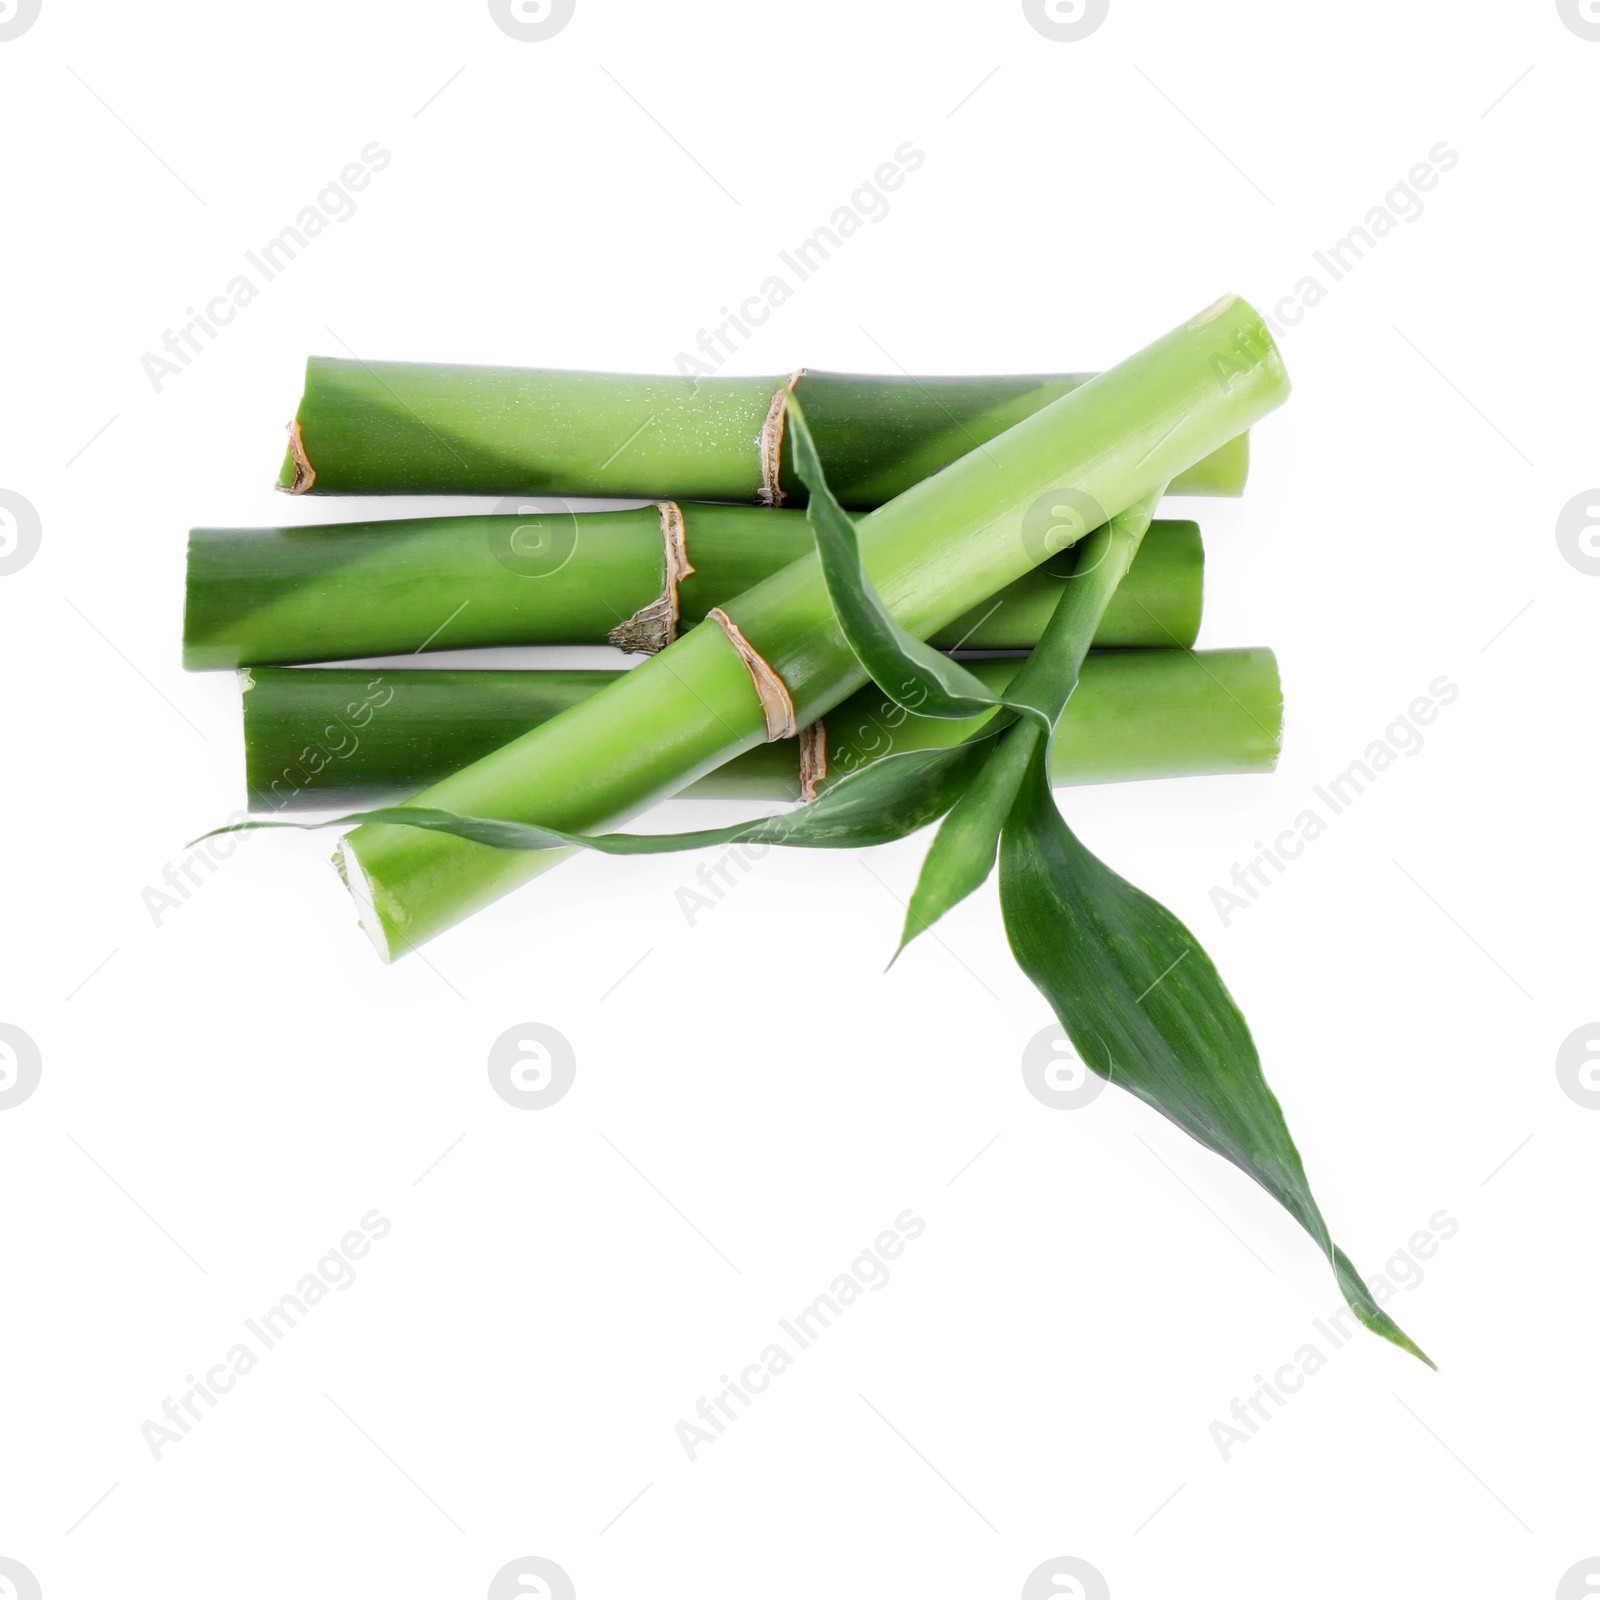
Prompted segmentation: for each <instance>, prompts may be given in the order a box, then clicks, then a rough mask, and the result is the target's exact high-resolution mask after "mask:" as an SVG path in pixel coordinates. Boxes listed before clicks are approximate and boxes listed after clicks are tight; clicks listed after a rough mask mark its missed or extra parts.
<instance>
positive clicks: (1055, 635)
mask: <svg viewBox="0 0 1600 1600" xmlns="http://www.w3.org/2000/svg"><path fill="white" fill-rule="evenodd" d="M1163 492H1164V491H1157V492H1156V493H1155V494H1152V495H1150V496H1149V497H1148V498H1147V499H1145V500H1142V501H1140V502H1139V503H1137V504H1136V505H1133V506H1130V507H1129V508H1128V509H1127V510H1126V511H1124V512H1121V513H1120V514H1119V515H1117V516H1115V517H1113V518H1112V519H1111V521H1110V522H1108V523H1106V524H1105V526H1104V527H1101V528H1097V529H1095V530H1094V531H1093V532H1092V533H1090V535H1089V537H1088V538H1087V539H1085V540H1083V541H1082V542H1081V543H1080V544H1079V545H1078V546H1077V547H1076V550H1075V551H1074V555H1075V561H1074V565H1073V569H1072V576H1071V578H1070V579H1069V580H1068V583H1067V586H1066V587H1065V588H1064V589H1063V590H1062V591H1061V598H1060V599H1059V600H1058V601H1057V602H1056V608H1055V611H1054V613H1053V614H1052V616H1051V618H1050V621H1049V624H1048V625H1047V626H1046V628H1045V630H1044V632H1043V634H1042V635H1041V636H1040V639H1039V645H1038V648H1037V649H1036V650H1035V651H1034V653H1033V654H1032V655H1031V656H1030V657H1029V658H1028V660H1027V662H1026V663H1025V664H1024V666H1023V667H1022V669H1021V671H1019V672H1018V674H1017V676H1016V677H1015V678H1014V679H1013V680H1012V682H1011V686H1010V688H1009V690H1008V691H1007V693H1006V697H1005V698H1006V704H1007V705H1008V706H1009V707H1010V708H1011V709H1012V711H1014V712H1015V713H1017V714H1018V716H1019V719H1020V720H1019V721H1018V722H1017V723H1015V724H1014V725H1013V726H1012V727H1010V728H1008V729H1007V730H1006V731H1005V732H1004V733H1003V734H1002V735H1001V736H1000V739H999V742H998V743H997V744H996V746H995V748H994V750H993V751H992V753H991V754H990V756H989V760H988V762H987V764H986V765H985V767H984V769H983V772H982V773H981V774H980V775H979V776H978V778H977V779H976V781H975V782H974V783H973V785H972V787H971V788H970V789H968V790H967V792H966V793H965V794H964V795H963V796H962V797H961V799H960V800H958V801H957V802H956V804H955V806H954V807H953V809H952V810H951V811H950V813H949V815H947V816H946V817H945V819H944V821H943V823H942V824H941V825H940V827H939V831H938V833H936V834H935V835H934V839H933V844H932V845H931V846H930V847H929V849H928V854H927V856H926V858H925V859H924V860H923V863H922V871H921V873H920V874H919V875H918V877H917V886H916V889H915V890H914V891H913V892H912V896H911V903H910V905H909V906H908V907H907V909H906V921H905V927H904V929H903V930H902V932H901V935H900V944H899V947H898V948H897V949H896V950H895V953H894V956H892V957H891V958H890V961H889V965H890V966H893V965H894V963H895V961H896V960H898V959H899V956H900V952H901V951H902V950H904V949H905V947H906V946H907V945H908V944H910V942H911V941H912V940H913V939H914V938H916V936H917V935H918V934H919V933H923V932H925V931H926V930H927V929H928V928H931V927H932V926H933V924H934V923H935V922H937V921H938V920H939V918H940V917H942V916H943V915H944V914H945V912H947V911H949V910H951V909H952V908H953V907H954V906H956V905H958V904H959V903H960V902H961V901H962V900H964V899H966V897H967V896H968V895H969V894H971V893H973V891H974V890H976V889H978V888H981V887H982V885H983V884H984V882H985V881H986V880H987V878H988V876H989V873H990V872H991V871H992V870H993V867H994V862H995V851H996V849H997V847H998V845H999V842H1000V833H1001V830H1002V828H1003V827H1004V825H1005V820H1006V816H1007V814H1008V813H1009V812H1010V810H1011V806H1012V802H1013V801H1014V800H1015V798H1016V795H1017V791H1018V786H1019V785H1020V783H1021V781H1022V776H1023V774H1024V773H1025V772H1026V771H1027V768H1028V763H1029V762H1030V760H1031V759H1032V757H1033V752H1034V750H1035V748H1036V747H1037V746H1038V744H1039V740H1040V737H1041V735H1042V736H1043V738H1044V740H1045V745H1044V748H1045V752H1046V756H1047V757H1048V752H1049V747H1050V741H1051V740H1053V739H1054V738H1055V730H1056V725H1057V723H1059V722H1060V720H1061V713H1062V712H1063V711H1064V710H1066V706H1067V702H1068V701H1069V700H1070V699H1071V698H1072V693H1073V690H1075V689H1076V688H1077V687H1078V675H1079V673H1080V672H1081V671H1082V668H1083V660H1084V657H1085V656H1086V655H1087V654H1088V652H1089V643H1090V641H1091V640H1092V639H1093V638H1094V634H1095V630H1096V629H1097V628H1098V627H1099V626H1100V620H1101V618H1102V617H1103V616H1104V615H1105V612H1106V607H1107V606H1108V605H1109V604H1110V603H1111V597H1112V596H1113V595H1114V594H1115V593H1116V591H1117V587H1118V585H1119V584H1120V583H1121V582H1122V579H1123V577H1124V575H1125V574H1126V573H1127V571H1128V568H1129V567H1130V566H1131V565H1132V563H1133V558H1134V556H1135V555H1136V554H1137V553H1138V550H1139V544H1140V541H1141V540H1142V539H1143V538H1144V535H1145V532H1146V530H1147V529H1148V528H1149V526H1150V519H1151V517H1152V516H1154V514H1155V508H1156V504H1157V502H1158V501H1159V500H1160V498H1161V494H1162V493H1163Z"/></svg>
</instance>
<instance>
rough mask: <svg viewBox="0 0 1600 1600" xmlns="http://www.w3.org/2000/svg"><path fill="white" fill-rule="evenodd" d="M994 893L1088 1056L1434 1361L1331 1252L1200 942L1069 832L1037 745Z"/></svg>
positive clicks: (1024, 958) (1373, 1315)
mask: <svg viewBox="0 0 1600 1600" xmlns="http://www.w3.org/2000/svg"><path fill="white" fill-rule="evenodd" d="M1000 904H1001V908H1002V910H1003V912H1004V915H1005V924H1006V934H1007V936H1008V938H1009V939H1010V941H1011V948H1012V951H1013V952H1014V954H1015V955H1016V958H1017V963H1018V965H1019V966H1021V968H1022V970H1023V971H1024V972H1026V973H1027V975H1028V976H1029V977H1030V978H1031V979H1032V980H1033V982H1034V983H1035V984H1036V985H1037V986H1038V988H1039V990H1040V991H1041V993H1043V995H1044V997H1045V998H1046V999H1047V1000H1048V1001H1049V1002H1050V1005H1051V1007H1052V1008H1053V1009H1054V1011H1055V1013H1056V1016H1057V1018H1058V1019H1059V1020H1060V1022H1061V1026H1062V1027H1063V1028H1065V1029H1066V1031H1067V1035H1068V1037H1069V1038H1070V1039H1071V1040H1072V1043H1073V1047H1074V1048H1075V1049H1076V1050H1077V1052H1078V1054H1079V1056H1080V1057H1081V1058H1082V1059H1083V1061H1084V1062H1085V1064H1086V1065H1087V1066H1089V1067H1090V1068H1091V1069H1092V1070H1093V1071H1095V1072H1097V1073H1099V1074H1100V1076H1101V1077H1103V1078H1107V1079H1110V1080H1111V1081H1112V1082H1114V1083H1117V1084H1120V1085H1121V1086H1122V1087H1123V1088H1124V1089H1127V1090H1129V1091H1130V1092H1132V1093H1133V1094H1136V1095H1138V1097H1139V1098H1140V1099H1141V1100H1144V1101H1145V1102H1146V1103H1147V1104H1149V1105H1152V1106H1154V1107H1155V1109H1156V1110H1157V1111H1159V1112H1161V1113H1162V1115H1163V1116H1166V1117H1169V1118H1171V1120H1172V1121H1173V1122H1175V1123H1177V1124H1178V1126H1179V1127H1180V1128H1182V1129H1183V1130H1184V1131H1185V1132H1186V1133H1188V1134H1189V1135H1190V1136H1191V1137H1193V1138H1195V1139H1197V1140H1199V1142H1200V1143H1201V1144H1203V1145H1205V1147H1206V1148H1207V1149H1208V1150H1214V1151H1216V1153H1217V1154H1218V1155H1221V1156H1225V1157H1226V1158H1227V1159H1228V1160H1229V1161H1231V1162H1233V1164H1234V1165H1235V1166H1236V1167H1239V1168H1240V1169H1241V1170H1242V1171H1244V1172H1247V1173H1248V1174H1249V1175H1250V1176H1251V1177H1252V1178H1254V1179H1255V1180H1256V1182H1257V1183H1259V1184H1261V1186H1262V1187H1263V1188H1264V1189H1266V1190H1267V1192H1268V1193H1269V1194H1271V1195H1272V1196H1273V1197H1274V1198H1275V1199H1276V1200H1277V1201H1278V1202H1279V1203H1280V1204H1281V1205H1283V1206H1284V1207H1285V1208H1286V1209H1287V1210H1288V1212H1289V1214H1290V1215H1291V1216H1293V1217H1294V1218H1295V1220H1296V1221H1297V1222H1299V1223H1300V1225H1301V1226H1302V1227H1303V1228H1304V1229H1305V1230H1306V1232H1307V1233H1309V1234H1310V1235H1311V1237H1312V1238H1313V1239H1314V1240H1315V1241H1316V1243H1317V1247H1318V1248H1319V1249H1320V1250H1321V1251H1322V1252H1323V1254H1324V1255H1325V1256H1327V1258H1328V1260H1329V1262H1330V1264H1331V1265H1332V1266H1333V1269H1334V1272H1335V1275H1336V1276H1337V1278H1338V1282H1339V1288H1340V1290H1341V1291H1342V1293H1343V1294H1344V1297H1345V1299H1346V1300H1347V1301H1348V1302H1349V1304H1350V1307H1351V1309H1352V1310H1353V1311H1354V1312H1355V1314H1356V1315H1357V1316H1358V1317H1359V1318H1360V1319H1361V1321H1362V1322H1363V1323H1365V1324H1366V1326H1367V1327H1369V1328H1370V1329H1372V1331H1373V1332H1374V1333H1377V1334H1380V1335H1382V1337H1383V1338H1385V1339H1388V1340H1390V1341H1391V1342H1392V1343H1394V1344H1397V1345H1399V1346H1400V1348H1401V1349H1403V1350H1409V1351H1410V1352H1411V1354H1412V1355H1414V1356H1417V1357H1419V1358H1420V1359H1421V1360H1423V1361H1426V1362H1427V1363H1428V1365H1429V1366H1432V1365H1433V1363H1432V1362H1431V1361H1429V1360H1428V1357H1427V1356H1426V1355H1424V1354H1423V1352H1422V1351H1421V1350H1420V1349H1419V1348H1418V1347H1417V1346H1416V1345H1415V1344H1414V1343H1413V1342H1412V1341H1411V1340H1410V1339H1409V1338H1408V1337H1407V1336H1406V1335H1405V1334H1404V1333H1403V1332H1402V1331H1401V1330H1400V1328H1399V1326H1398V1325H1397V1324H1396V1323H1395V1322H1394V1320H1393V1319H1392V1318H1391V1317H1389V1316H1388V1315H1387V1314H1386V1313H1385V1312H1383V1311H1382V1310H1381V1309H1380V1308H1379V1306H1378V1304H1377V1302H1376V1301H1375V1300H1374V1299H1373V1297H1372V1295H1371V1293H1370V1292H1369V1291H1368V1289H1367V1287H1366V1285H1365V1284H1364V1283H1363V1282H1362V1280H1361V1277H1360V1275H1359V1274H1358V1273H1357V1272H1356V1270H1355V1268H1354V1267H1353V1266H1351V1264H1350V1262H1349V1260H1348V1258H1347V1257H1345V1256H1344V1255H1343V1253H1342V1252H1340V1251H1338V1250H1337V1249H1336V1248H1335V1246H1334V1244H1333V1240H1332V1239H1331V1237H1330V1236H1329V1233H1328V1226H1327V1224H1326V1222H1324V1221H1323V1218H1322V1213H1321V1211H1320V1210H1319V1209H1318V1208H1317V1203H1316V1201H1315V1199H1313V1198H1312V1194H1311V1186H1310V1184H1309V1183H1308V1182H1307V1181H1306V1175H1305V1168H1304V1167H1303V1166H1302V1164H1301V1161H1300V1153H1299V1151H1298V1150H1296V1149H1295V1146H1294V1141H1293V1140H1292V1139H1291V1138H1290V1137H1289V1130H1288V1127H1287V1125H1286V1124H1285V1122H1284V1119H1283V1112H1282V1110H1281V1109H1280V1107H1279V1105H1278V1102H1277V1099H1276V1097H1275V1096H1274V1095H1273V1093H1272V1091H1271V1089H1269V1088H1268V1087H1267V1082H1266V1079H1265V1078H1264V1077H1263V1075H1262V1072H1261V1061H1260V1058H1259V1056H1258V1055H1257V1053H1256V1047H1255V1042H1254V1041H1253V1040H1252V1039H1251V1037H1250V1030H1249V1028H1248V1027H1247V1026H1246V1024H1245V1020H1244V1018H1243V1017H1242V1016H1241V1015H1240V1014H1239V1008H1238V1007H1237V1006H1236V1005H1235V1004H1234V1001H1233V997H1232V996H1231V995H1230V994H1229V993H1228V991H1227V989H1226V987H1225V986H1224V985H1223V982H1222V979H1221V978H1220V977H1219V976H1218V974H1217V969H1216V968H1215V967H1214V966H1213V965H1212V963H1211V959H1210V957H1208V956H1207V955H1206V953H1205V951H1204V950H1202V949H1201V948H1200V945H1199V943H1198V941H1197V940H1196V939H1195V937H1194V935H1193V934H1191V933H1190V932H1189V930H1188V929H1187V928H1186V927H1184V925H1183V924H1182V923H1181V922H1179V921H1178V919H1177V918H1176V917H1175V916H1173V915H1172V913H1171V912H1170V911H1168V910H1167V909H1166V908H1165V907H1164V906H1161V905H1159V904H1158V903H1157V902H1156V901H1154V900H1152V899H1151V898H1150V897H1149V896H1148V895H1146V894H1143V893H1142V892H1141V891H1140V890H1138V889H1136V888H1134V886H1133V885H1132V884H1130V883H1128V882H1126V881H1125V880H1124V879H1122V878H1119V877H1118V876H1117V875H1116V873H1114V872H1112V871H1111V869H1110V868H1109V867H1107V866H1106V865H1105V864H1104V863H1103V862H1102V861H1100V860H1099V859H1098V858H1097V857H1096V856H1094V855H1093V854H1092V853H1091V852H1090V851H1088V850H1087V849H1085V848H1084V846H1083V845H1082V844H1081V843H1080V842H1079V841H1078V839H1077V838H1076V836H1075V835H1074V834H1073V832H1072V830H1071V829H1070V828H1069V827H1068V826H1067V824H1066V822H1065V821H1064V820H1063V819H1062V816H1061V813H1060V811H1058V810H1057V808H1056V803H1055V798H1054V796H1053V795H1052V794H1051V792H1050V785H1049V780H1048V778H1047V777H1046V767H1045V760H1044V752H1043V750H1042V749H1036V750H1035V752H1034V756H1033V760H1032V762H1031V764H1030V766H1029V769H1028V773H1027V776H1026V778H1025V779H1024V781H1023V784H1022V788H1021V791H1020V792H1019V794H1018V796H1017V801H1016V804H1015V805H1014V806H1013V808H1012V811H1011V815H1010V817H1009V818H1008V819H1007V821H1006V826H1005V829H1004V831H1003V833H1002V835H1001V840H1000Z"/></svg>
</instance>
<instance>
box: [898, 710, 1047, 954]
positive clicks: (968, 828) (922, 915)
mask: <svg viewBox="0 0 1600 1600" xmlns="http://www.w3.org/2000/svg"><path fill="white" fill-rule="evenodd" d="M1038 742H1039V730H1038V729H1037V728H1035V727H1033V726H1032V725H1031V724H1028V723H1017V724H1015V725H1013V726H1012V727H1010V728H1007V729H1006V731H1005V732H1004V733H1003V734H1001V735H1000V737H999V738H998V739H997V740H996V741H995V744H994V748H993V749H992V750H991V751H990V753H989V758H988V760H987V761H985V763H984V766H983V770H982V772H980V773H979V774H978V775H977V777H976V778H975V779H974V780H973V782H972V784H971V786H970V787H969V788H968V790H967V792H966V793H965V794H964V795H962V796H961V798H960V799H959V800H957V801H956V803H955V805H954V806H952V807H951V809H950V810H949V811H948V812H947V813H946V815H945V819H944V821H943V822H941V823H940V824H939V831H938V832H937V833H936V834H935V835H934V836H933V843H932V844H931V845H929V847H928V853H927V855H926V856H924V857H923V861H922V870H921V872H919V873H918V874H917V886H916V888H915V889H914V890H912V893H911V902H910V904H909V905H908V906H907V907H906V920H905V926H904V928H903V929H902V930H901V933H900V943H899V945H898V946H897V947H896V948H895V952H894V954H893V955H892V956H891V957H890V958H889V965H890V966H891V967H892V966H893V965H894V964H895V962H896V961H898V960H899V959H900V953H901V951H903V950H904V949H905V947H906V946H907V945H908V944H910V943H911V941H912V940H913V939H915V938H916V937H917V935H918V934H919V933H926V932H927V930H928V929H929V928H931V927H932V926H933V925H934V923H936V922H937V921H938V920H939V918H940V917H942V916H943V915H944V914H945V912H947V911H949V910H951V909H953V908H954V907H955V906H957V905H959V904H960V903H961V902H962V901H963V900H965V899H966V897H967V896H968V895H969V894H972V893H973V892H974V891H975V890H977V889H981V888H982V887H983V884H984V882H985V881H986V880H987V878H988V876H989V874H990V873H991V872H992V871H993V870H994V862H995V852H996V851H997V849H998V848H999V845H1000V830H1001V829H1002V828H1003V827H1004V825H1005V820H1006V817H1007V815H1008V814H1009V813H1010V811H1011V806H1012V802H1013V801H1014V800H1015V799H1016V795H1017V788H1018V785H1019V784H1020V783H1021V781H1022V777H1023V774H1024V773H1025V772H1026V771H1027V768H1028V762H1029V759H1030V757H1031V756H1032V754H1033V750H1034V747H1035V746H1036V745H1037V744H1038Z"/></svg>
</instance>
